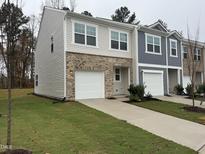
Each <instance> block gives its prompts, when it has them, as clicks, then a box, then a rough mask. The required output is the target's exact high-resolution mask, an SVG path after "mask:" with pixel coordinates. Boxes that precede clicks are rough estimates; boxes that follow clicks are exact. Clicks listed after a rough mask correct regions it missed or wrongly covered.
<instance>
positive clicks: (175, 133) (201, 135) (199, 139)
mask: <svg viewBox="0 0 205 154" xmlns="http://www.w3.org/2000/svg"><path fill="white" fill-rule="evenodd" d="M80 102H81V103H82V104H84V105H86V106H89V107H91V108H94V109H96V110H99V111H102V112H104V113H106V114H109V115H111V116H113V117H115V118H117V119H120V120H125V121H127V122H128V123H130V124H132V125H135V126H137V127H140V128H142V129H144V130H146V131H148V132H151V133H153V134H156V135H158V136H161V137H163V138H165V139H168V140H172V141H174V142H176V143H178V144H181V145H184V146H187V147H189V148H191V149H193V150H195V151H199V150H200V152H202V151H203V150H204V149H202V147H203V146H204V145H205V126H204V125H200V124H197V123H194V122H190V121H186V120H182V119H179V118H175V117H172V116H168V115H165V114H161V113H159V112H154V111H151V110H148V109H144V108H141V107H137V106H134V105H130V104H127V103H123V102H120V101H118V100H106V99H90V100H80Z"/></svg>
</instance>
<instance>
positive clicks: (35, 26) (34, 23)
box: [29, 15, 39, 81]
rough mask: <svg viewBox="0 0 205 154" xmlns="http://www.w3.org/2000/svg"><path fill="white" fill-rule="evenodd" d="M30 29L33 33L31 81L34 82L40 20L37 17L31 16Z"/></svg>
mask: <svg viewBox="0 0 205 154" xmlns="http://www.w3.org/2000/svg"><path fill="white" fill-rule="evenodd" d="M29 29H30V31H31V40H30V41H31V81H33V80H34V49H35V46H36V36H37V33H38V29H39V22H38V18H37V17H36V16H35V15H31V17H30V22H29Z"/></svg>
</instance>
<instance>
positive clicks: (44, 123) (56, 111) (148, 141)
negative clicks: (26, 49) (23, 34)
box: [0, 90, 196, 154]
mask: <svg viewBox="0 0 205 154" xmlns="http://www.w3.org/2000/svg"><path fill="white" fill-rule="evenodd" d="M30 92H32V90H15V92H14V94H13V95H14V99H13V100H14V104H13V145H14V146H15V147H16V148H26V149H31V150H33V152H34V154H45V153H49V154H70V153H71V154H72V153H73V154H78V153H81V154H85V153H86V154H104V153H110V154H118V153H119V154H123V153H124V154H138V153H140V154H155V153H158V154H191V153H196V152H195V151H193V150H191V149H189V148H186V147H183V146H181V145H178V144H176V143H173V142H171V141H167V140H165V139H162V138H160V137H157V136H155V135H153V134H151V133H148V132H146V131H144V130H142V129H140V128H137V127H134V126H132V125H129V124H127V123H126V122H123V121H120V120H117V119H115V118H113V117H111V116H108V115H106V114H104V113H102V112H98V111H96V110H93V109H90V108H88V107H86V106H84V105H82V104H79V103H53V102H54V101H52V100H49V99H44V98H40V97H36V96H33V95H30V94H27V93H30ZM5 94H6V93H5V92H4V91H3V90H0V113H3V114H6V113H7V112H6V111H7V110H6V105H7V104H6V98H5ZM2 137H3V140H2ZM0 142H1V143H0V144H5V142H6V118H5V117H1V118H0Z"/></svg>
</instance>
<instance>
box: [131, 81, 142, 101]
mask: <svg viewBox="0 0 205 154" xmlns="http://www.w3.org/2000/svg"><path fill="white" fill-rule="evenodd" d="M128 91H129V93H130V100H131V101H140V100H142V99H143V98H144V94H145V86H144V85H136V86H135V85H133V84H131V85H130V86H129V88H128Z"/></svg>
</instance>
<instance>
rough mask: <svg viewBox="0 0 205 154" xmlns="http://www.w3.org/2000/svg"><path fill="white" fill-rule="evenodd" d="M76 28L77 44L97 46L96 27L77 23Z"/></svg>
mask: <svg viewBox="0 0 205 154" xmlns="http://www.w3.org/2000/svg"><path fill="white" fill-rule="evenodd" d="M74 26H75V32H74V37H75V43H78V44H83V45H88V46H96V44H97V42H96V40H97V39H96V27H94V26H90V25H85V24H81V23H75V24H74Z"/></svg>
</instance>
